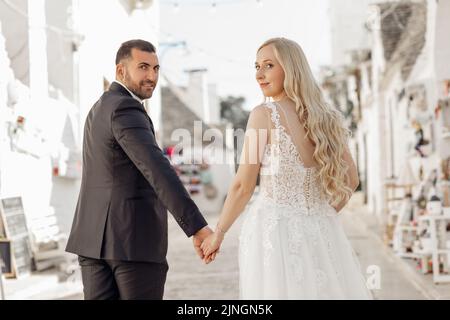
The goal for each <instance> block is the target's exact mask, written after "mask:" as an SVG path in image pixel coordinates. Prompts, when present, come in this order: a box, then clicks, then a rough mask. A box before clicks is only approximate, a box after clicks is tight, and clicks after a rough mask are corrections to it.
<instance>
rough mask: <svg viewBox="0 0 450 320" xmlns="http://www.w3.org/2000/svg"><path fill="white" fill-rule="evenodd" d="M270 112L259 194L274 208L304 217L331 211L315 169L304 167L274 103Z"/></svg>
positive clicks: (267, 104) (269, 105)
mask: <svg viewBox="0 0 450 320" xmlns="http://www.w3.org/2000/svg"><path fill="white" fill-rule="evenodd" d="M265 106H267V107H268V108H270V110H271V120H272V123H273V125H274V128H275V129H274V133H275V134H274V135H273V138H272V141H271V143H270V144H267V145H266V149H265V150H264V155H263V158H262V164H261V171H260V178H261V180H260V194H261V196H262V197H263V198H264V199H265V200H267V201H268V202H271V203H272V204H274V205H277V206H282V207H287V208H292V209H293V210H295V211H296V212H299V210H300V211H301V212H302V213H304V214H307V215H310V214H315V213H318V212H324V211H329V210H324V209H325V208H324V207H327V208H328V209H329V208H330V207H331V206H330V205H329V204H328V200H327V197H326V195H325V193H324V192H323V188H322V185H321V184H320V181H319V177H318V172H317V167H305V165H304V163H303V161H302V160H301V157H300V154H299V153H298V151H297V148H296V146H295V144H294V142H293V141H292V139H291V136H290V135H289V133H288V132H287V131H286V129H285V128H284V126H283V125H282V124H281V122H280V114H279V113H278V110H277V106H276V105H275V104H274V103H271V102H269V103H266V104H265Z"/></svg>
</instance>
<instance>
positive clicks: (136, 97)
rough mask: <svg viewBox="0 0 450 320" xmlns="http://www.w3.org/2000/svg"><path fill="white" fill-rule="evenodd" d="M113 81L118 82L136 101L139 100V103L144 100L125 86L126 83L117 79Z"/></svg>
mask: <svg viewBox="0 0 450 320" xmlns="http://www.w3.org/2000/svg"><path fill="white" fill-rule="evenodd" d="M114 82H117V83H118V84H120V85H121V86H122V87H124V88H125V89H126V90H127V91H128V92H129V93H130V94H131V96H132V97H133V98H134V99H136V100H137V101H139V103H140V104H142V103H143V102H144V100H142V99H141V98H139V97H138V96H137V95H135V94H134V93H133V92H132V91H131V90H130V89H128V88H127V86H126V85H124V84H123V83H122V82H120V81H119V80H114Z"/></svg>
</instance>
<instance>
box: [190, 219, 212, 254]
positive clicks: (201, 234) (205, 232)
mask: <svg viewBox="0 0 450 320" xmlns="http://www.w3.org/2000/svg"><path fill="white" fill-rule="evenodd" d="M212 233H213V231H212V230H211V228H210V227H208V226H206V227H203V228H202V229H200V230H199V231H197V233H196V234H194V236H193V237H192V242H193V245H194V249H195V252H197V255H198V256H199V257H200V259H204V258H205V255H204V254H203V251H202V249H201V248H200V245H201V244H202V243H203V240H205V239H206V237H208V236H209V235H210V234H212Z"/></svg>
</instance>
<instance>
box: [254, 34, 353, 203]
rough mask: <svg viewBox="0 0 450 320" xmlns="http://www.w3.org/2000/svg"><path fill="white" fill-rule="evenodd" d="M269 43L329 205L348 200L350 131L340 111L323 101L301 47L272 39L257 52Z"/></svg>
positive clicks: (281, 39)
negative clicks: (312, 146)
mask: <svg viewBox="0 0 450 320" xmlns="http://www.w3.org/2000/svg"><path fill="white" fill-rule="evenodd" d="M268 45H272V46H273V49H274V53H275V57H276V58H277V59H278V62H279V63H280V65H281V67H282V68H283V70H284V74H285V79H284V91H285V93H286V95H287V97H288V98H290V99H291V100H292V101H294V103H295V107H296V111H297V114H298V116H299V118H300V120H301V121H303V122H304V124H305V126H306V135H307V137H308V138H310V139H311V140H312V141H313V142H314V144H315V146H316V148H315V151H314V154H313V158H314V159H315V160H316V162H317V163H318V164H319V177H320V181H321V183H322V185H323V189H324V190H325V193H326V195H327V196H328V197H329V199H330V201H331V204H332V205H337V204H338V203H340V202H341V201H342V200H344V199H345V200H346V201H348V199H349V198H350V197H351V194H352V192H353V190H352V189H351V188H349V187H348V186H347V185H346V180H347V178H348V176H347V170H348V165H347V163H346V161H345V160H344V158H343V155H344V151H345V147H346V145H347V143H348V138H349V137H350V135H351V131H350V130H348V128H346V126H345V124H344V117H343V115H342V113H341V112H340V111H339V110H337V109H336V108H334V107H332V106H330V105H329V104H327V103H326V102H325V99H324V97H323V94H322V91H321V89H320V88H319V86H318V85H317V83H316V81H315V79H314V76H313V73H312V71H311V68H310V66H309V64H308V61H307V60H306V56H305V54H304V53H303V50H302V48H301V47H300V45H299V44H298V43H296V42H295V41H292V40H289V39H285V38H273V39H269V40H267V41H266V42H264V43H263V44H262V45H261V46H260V47H259V49H258V51H259V50H260V49H261V48H263V47H266V46H268Z"/></svg>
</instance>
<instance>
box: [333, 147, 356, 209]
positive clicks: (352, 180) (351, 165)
mask: <svg viewBox="0 0 450 320" xmlns="http://www.w3.org/2000/svg"><path fill="white" fill-rule="evenodd" d="M343 158H344V160H345V161H346V162H347V164H348V171H347V172H348V174H347V181H346V184H347V186H348V187H349V188H350V189H352V193H353V192H355V191H356V188H358V185H359V177H358V169H357V168H356V164H355V161H353V158H352V155H351V153H350V150H349V148H348V147H346V148H345V151H344V155H343ZM349 200H350V198H349ZM347 202H348V200H345V199H344V200H342V201H341V202H340V203H338V204H337V205H336V206H335V207H334V208H335V209H336V211H337V212H339V211H341V210H342V208H344V207H345V205H346V204H347Z"/></svg>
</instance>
